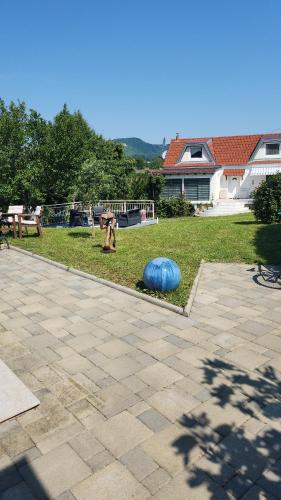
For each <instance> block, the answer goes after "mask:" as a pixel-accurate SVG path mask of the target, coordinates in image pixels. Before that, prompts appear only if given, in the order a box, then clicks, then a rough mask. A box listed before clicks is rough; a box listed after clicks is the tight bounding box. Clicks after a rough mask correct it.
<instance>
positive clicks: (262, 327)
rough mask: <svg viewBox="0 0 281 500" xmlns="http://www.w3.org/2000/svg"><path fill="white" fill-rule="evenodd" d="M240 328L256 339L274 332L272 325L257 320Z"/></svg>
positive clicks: (242, 324)
mask: <svg viewBox="0 0 281 500" xmlns="http://www.w3.org/2000/svg"><path fill="white" fill-rule="evenodd" d="M239 328H240V329H241V330H243V331H245V332H248V333H251V334H252V335H254V336H255V337H260V336H262V335H265V334H266V333H269V332H270V331H271V330H272V327H271V326H270V325H266V324H263V323H260V322H258V321H255V320H248V321H245V322H243V323H241V325H240V327H239Z"/></svg>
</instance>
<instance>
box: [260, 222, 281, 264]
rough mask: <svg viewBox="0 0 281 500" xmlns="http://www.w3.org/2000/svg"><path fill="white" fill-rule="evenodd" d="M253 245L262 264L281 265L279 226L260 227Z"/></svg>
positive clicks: (280, 230) (280, 234) (280, 229)
mask: <svg viewBox="0 0 281 500" xmlns="http://www.w3.org/2000/svg"><path fill="white" fill-rule="evenodd" d="M254 244H255V247H256V253H257V255H258V256H259V257H260V259H261V261H262V262H263V263H264V264H277V265H278V264H281V224H267V225H264V224H262V225H260V226H259V227H258V229H257V231H256V235H255V240H254Z"/></svg>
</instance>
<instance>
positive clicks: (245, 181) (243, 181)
mask: <svg viewBox="0 0 281 500" xmlns="http://www.w3.org/2000/svg"><path fill="white" fill-rule="evenodd" d="M225 168H229V169H230V170H235V169H238V170H241V167H239V166H237V167H235V166H234V167H233V166H231V167H224V168H222V169H220V170H219V171H217V172H216V173H215V174H214V177H215V176H217V179H218V180H219V182H216V185H215V190H214V199H215V200H219V199H221V198H225V197H227V198H229V197H230V196H231V194H230V193H229V191H228V186H229V178H232V177H236V176H235V175H232V176H225V175H224V173H223V171H224V169H225ZM250 171H251V168H246V169H245V173H244V175H243V177H239V176H237V179H238V182H239V189H238V192H237V196H236V197H237V198H241V199H243V198H250V196H251V193H252V191H254V190H255V189H256V188H257V187H258V186H259V185H260V184H261V182H262V181H264V180H265V178H266V177H265V176H264V175H261V176H251V175H250ZM224 193H226V196H224Z"/></svg>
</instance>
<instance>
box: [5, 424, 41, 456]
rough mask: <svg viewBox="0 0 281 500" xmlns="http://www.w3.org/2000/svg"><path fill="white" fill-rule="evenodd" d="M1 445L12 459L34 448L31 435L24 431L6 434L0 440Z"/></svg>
mask: <svg viewBox="0 0 281 500" xmlns="http://www.w3.org/2000/svg"><path fill="white" fill-rule="evenodd" d="M0 443H1V445H2V446H3V448H4V449H5V450H6V452H7V454H8V455H9V456H10V457H14V456H15V455H18V454H19V453H21V452H23V451H25V450H28V449H29V448H32V447H33V446H34V443H33V442H32V441H31V439H30V437H29V435H28V434H27V433H26V432H25V431H24V430H22V429H21V430H16V431H14V432H9V433H8V434H5V435H4V436H3V437H2V438H0Z"/></svg>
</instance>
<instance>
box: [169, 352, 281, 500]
mask: <svg viewBox="0 0 281 500" xmlns="http://www.w3.org/2000/svg"><path fill="white" fill-rule="evenodd" d="M203 371H204V383H205V384H206V385H207V386H208V390H209V391H210V393H211V397H212V398H211V399H209V400H208V401H207V402H206V404H205V406H204V404H203V408H202V411H201V413H200V414H199V413H198V412H197V413H196V411H194V410H193V412H191V413H189V414H188V415H183V416H182V417H181V419H180V421H179V423H180V425H181V426H182V427H183V429H184V433H183V435H182V436H180V438H178V439H177V440H176V441H174V442H173V443H172V446H173V447H174V448H175V450H176V454H180V455H182V459H183V461H184V464H185V466H186V467H187V468H188V470H189V473H188V478H187V483H188V485H189V488H197V487H199V486H202V484H204V485H205V488H206V489H207V490H208V492H209V496H208V497H207V498H210V499H212V500H218V499H219V498H221V497H220V496H218V494H219V493H218V492H216V485H217V487H219V486H221V487H223V488H224V491H225V493H226V497H225V498H234V499H236V498H242V497H243V496H244V495H245V494H246V492H247V491H248V490H250V489H251V488H252V487H254V485H256V486H255V489H254V490H253V491H255V492H256V493H255V494H256V496H249V497H247V499H248V498H249V499H254V498H257V499H258V498H271V499H272V498H279V499H280V498H281V373H280V374H278V373H276V372H275V370H274V369H273V368H272V367H270V366H269V367H265V368H264V369H262V370H260V371H259V372H251V373H249V372H246V371H245V370H243V369H240V368H237V367H236V366H234V365H233V364H232V363H228V362H225V361H224V360H220V359H215V360H214V359H206V360H205V362H204V368H203ZM205 410H206V411H205ZM232 415H233V421H231V418H232ZM224 416H226V417H224ZM234 416H236V422H235V421H234V420H235V419H234ZM195 446H197V447H198V446H199V447H200V448H201V449H202V450H203V451H204V452H205V456H204V459H203V460H201V461H199V462H197V463H196V464H195V465H193V464H191V463H190V457H191V452H192V450H193V448H194V447H195ZM220 491H221V490H220ZM261 491H263V492H265V496H262V497H261V496H259V495H260V494H261V493H260V492H261ZM253 495H254V494H253ZM245 499H246V497H245Z"/></svg>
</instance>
